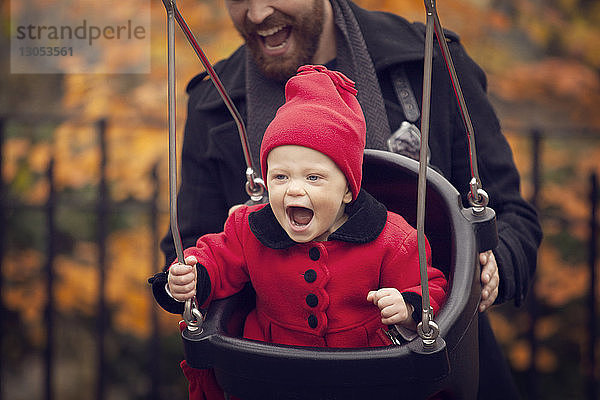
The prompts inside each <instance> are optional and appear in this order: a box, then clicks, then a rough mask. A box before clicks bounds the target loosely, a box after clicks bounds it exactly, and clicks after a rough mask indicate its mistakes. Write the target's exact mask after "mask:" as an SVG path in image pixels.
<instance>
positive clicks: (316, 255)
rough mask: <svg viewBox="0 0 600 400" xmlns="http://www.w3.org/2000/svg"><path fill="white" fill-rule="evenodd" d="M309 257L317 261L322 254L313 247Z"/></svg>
mask: <svg viewBox="0 0 600 400" xmlns="http://www.w3.org/2000/svg"><path fill="white" fill-rule="evenodd" d="M308 256H309V257H310V259H311V260H313V261H317V260H318V259H319V258H321V253H320V252H319V249H318V248H316V247H313V248H311V249H310V250H309V251H308Z"/></svg>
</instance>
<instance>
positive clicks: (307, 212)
mask: <svg viewBox="0 0 600 400" xmlns="http://www.w3.org/2000/svg"><path fill="white" fill-rule="evenodd" d="M286 213H287V215H288V218H289V220H290V223H291V224H292V225H294V226H296V227H298V228H302V227H304V226H306V225H308V224H309V223H310V221H311V220H312V218H313V215H314V212H313V210H311V209H309V208H306V207H298V206H290V207H287V209H286Z"/></svg>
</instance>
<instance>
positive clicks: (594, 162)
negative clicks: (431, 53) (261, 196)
mask: <svg viewBox="0 0 600 400" xmlns="http://www.w3.org/2000/svg"><path fill="white" fill-rule="evenodd" d="M54 1H61V0H54ZM10 3H11V2H10V1H7V0H4V1H1V2H0V7H1V11H2V17H1V20H0V27H1V34H0V48H2V49H3V50H6V51H7V49H8V47H9V36H10V33H9V32H10ZM52 3H53V1H48V0H44V1H42V0H40V1H39V7H40V8H41V9H43V7H50V6H51V4H52ZM357 3H359V4H361V5H363V6H364V7H366V8H369V9H377V10H386V11H391V12H395V13H397V14H400V15H403V16H405V17H406V18H407V19H409V20H418V21H424V7H423V4H422V2H421V1H416V0H403V1H398V0H363V1H357ZM178 5H179V8H180V11H181V12H182V14H183V15H184V16H185V18H186V20H187V21H188V23H189V24H190V26H191V27H192V28H193V30H194V33H195V35H196V37H197V39H198V41H199V43H200V44H201V45H202V47H203V49H204V51H205V53H206V54H207V56H208V57H209V59H210V60H211V61H212V62H216V61H217V60H219V59H222V58H225V57H227V56H228V55H229V54H230V53H231V52H232V51H233V50H235V49H236V48H237V47H238V46H239V45H240V44H241V39H240V38H239V36H238V34H237V33H236V32H235V30H234V29H233V28H232V26H231V23H230V21H229V18H228V15H227V12H226V10H225V8H224V6H223V0H206V1H203V2H190V1H180V2H178ZM147 7H149V9H150V11H151V13H150V15H151V28H152V29H151V48H150V52H151V54H150V57H151V72H150V73H148V74H121V75H119V74H113V75H109V74H52V75H25V74H11V73H9V67H8V62H7V60H6V57H4V62H3V63H2V75H1V76H0V85H1V87H2V90H1V91H0V116H1V117H2V127H3V132H4V138H3V144H2V168H1V171H2V179H3V183H4V191H3V193H2V194H3V201H4V203H3V204H4V207H5V209H4V215H5V219H6V220H5V221H3V223H5V226H6V229H5V234H4V237H3V240H4V242H3V243H2V244H3V248H4V253H3V256H4V257H3V259H2V303H3V307H4V311H5V315H4V316H3V318H4V320H3V321H2V330H3V335H2V338H3V343H2V364H3V368H2V370H1V372H2V393H3V394H4V395H5V396H7V397H6V398H9V399H15V400H18V399H31V398H41V397H42V391H43V385H42V381H43V372H42V361H41V359H42V353H43V349H44V347H45V337H46V336H45V334H46V333H45V332H46V330H45V326H44V324H41V323H40V321H41V319H42V316H43V315H44V312H45V307H46V304H47V292H46V282H45V268H46V251H47V246H48V238H47V232H46V225H45V219H44V218H45V217H44V213H43V212H44V207H45V206H46V202H47V199H48V196H49V192H50V190H51V185H50V183H49V181H48V179H47V170H48V167H49V165H50V160H53V161H54V169H53V171H54V178H53V180H54V185H55V187H54V189H53V190H55V191H56V193H57V198H58V203H57V226H58V232H57V234H56V235H57V239H56V242H57V253H58V254H57V258H56V259H55V262H54V265H53V269H54V273H55V281H54V302H55V304H54V306H55V310H56V311H55V312H56V320H57V322H56V330H57V331H58V334H57V336H56V337H55V339H54V340H55V343H54V344H55V346H56V349H57V350H56V371H55V372H54V380H55V382H56V385H55V388H54V390H55V393H56V394H57V398H60V399H66V400H68V399H71V398H72V399H75V398H77V399H82V398H94V394H93V391H92V390H88V391H86V390H85V388H92V387H94V385H95V383H96V381H95V379H96V373H97V372H96V361H95V357H97V355H96V354H95V346H96V339H95V335H96V322H95V321H96V317H97V314H96V313H97V309H98V294H99V293H98V292H99V290H100V289H99V284H98V279H99V271H98V256H99V254H98V253H99V248H98V246H97V243H96V238H97V224H98V221H97V219H96V214H95V207H96V205H97V204H96V203H97V198H98V185H99V181H100V160H101V153H100V150H99V139H98V126H97V122H98V121H99V120H101V119H102V120H105V121H106V122H107V130H106V144H107V154H108V162H107V165H106V174H107V182H108V191H109V198H110V217H109V218H108V226H109V233H110V234H109V237H108V241H107V270H106V282H105V296H106V299H105V301H106V304H107V308H108V312H107V319H108V321H107V325H108V326H109V328H108V331H107V332H106V340H105V343H106V350H105V351H106V353H107V364H108V367H107V368H108V372H107V378H106V382H107V383H106V385H107V389H106V391H105V393H106V398H110V399H134V398H139V399H142V398H144V399H146V398H150V390H151V389H150V388H151V382H150V377H149V375H148V364H149V362H150V361H149V360H150V355H149V353H150V352H151V351H160V352H161V354H162V355H163V357H164V358H163V360H166V361H163V362H162V365H161V376H162V382H161V386H160V388H159V390H160V392H159V393H152V395H154V396H156V397H154V398H167V397H175V398H180V397H183V396H184V392H185V383H184V381H183V380H182V377H181V374H180V373H179V371H178V367H177V362H178V359H179V358H180V357H181V350H180V343H179V339H178V334H177V321H178V319H179V318H178V317H177V316H170V315H167V313H165V312H160V311H159V312H157V313H155V314H154V315H155V316H156V317H157V318H158V322H159V325H158V326H159V333H160V335H161V345H160V349H157V348H152V347H151V344H149V340H150V339H149V338H150V336H151V334H152V332H153V326H152V321H153V320H152V317H151V315H152V310H153V309H155V306H154V305H153V302H152V300H151V297H150V293H149V288H148V285H147V283H146V279H147V277H148V276H150V275H152V274H153V273H154V272H156V271H158V270H159V269H160V268H161V264H162V258H161V257H160V255H158V247H157V243H156V241H155V239H156V238H155V237H154V236H153V235H155V233H154V232H152V231H151V222H150V210H151V209H150V205H151V201H152V199H153V196H154V193H155V190H156V187H157V186H156V185H158V188H159V190H160V192H159V196H158V209H159V214H158V218H159V222H158V225H159V235H160V236H162V234H163V233H164V232H166V228H167V226H168V218H167V215H166V214H167V211H168V199H167V193H166V188H167V171H166V169H167V167H166V166H167V157H166V156H167V154H166V152H167V123H166V122H167V109H166V98H167V94H166V90H167V89H166V76H167V67H166V32H165V28H166V23H165V21H166V16H165V13H164V7H163V5H162V2H160V1H148V3H147ZM113 11H115V10H113ZM438 11H439V14H440V17H441V21H442V24H443V25H444V26H445V27H446V28H448V29H450V30H453V31H456V32H458V33H459V34H460V35H461V38H462V41H463V43H464V44H465V46H466V47H467V49H468V51H469V53H470V55H471V56H472V57H473V58H474V59H475V60H476V61H477V62H478V63H479V64H480V65H481V66H482V67H483V68H484V70H485V71H486V72H487V74H488V82H489V92H490V97H491V98H492V101H493V102H494V104H495V106H496V108H497V111H498V114H499V116H500V119H501V121H502V124H503V126H504V129H505V132H506V134H507V136H508V137H509V140H510V142H511V145H512V147H513V150H514V153H515V159H516V162H517V165H518V167H519V169H520V171H521V173H522V177H523V193H524V195H525V196H526V197H530V196H532V194H533V186H532V185H533V183H532V167H531V164H532V160H531V157H532V155H531V138H530V136H529V134H530V132H531V130H532V129H537V130H539V131H540V132H542V134H543V135H544V136H543V140H542V153H541V154H542V157H541V160H540V163H541V167H542V174H541V175H542V176H541V181H542V182H543V186H542V188H541V191H540V193H539V197H538V199H537V203H538V205H539V209H540V215H541V217H542V220H543V227H544V232H545V241H544V243H543V245H542V248H541V251H540V262H539V267H538V273H537V279H536V282H535V293H536V295H537V299H538V303H539V304H538V307H537V310H538V313H537V319H536V321H535V327H534V332H535V337H536V338H537V340H538V341H539V345H538V348H537V351H536V360H535V365H536V367H537V369H538V370H539V372H540V376H541V379H542V383H543V385H541V386H540V393H541V395H543V398H548V399H563V398H581V397H582V396H583V392H584V388H583V385H584V380H583V379H584V378H583V371H584V370H585V368H586V363H585V359H586V357H587V356H586V351H587V350H588V349H589V343H587V342H586V340H587V338H586V335H585V332H586V330H587V327H586V325H585V324H586V323H587V318H588V317H589V315H587V311H586V310H587V309H586V296H587V295H588V293H587V290H588V285H589V278H590V272H589V268H588V267H587V264H586V261H587V254H588V253H587V252H588V250H587V248H586V245H587V243H586V241H587V240H588V236H589V224H588V223H587V221H586V218H588V217H589V209H590V206H589V200H588V197H589V196H588V194H587V193H588V191H589V188H588V186H589V183H588V180H587V179H586V178H587V176H588V174H589V173H590V172H592V171H596V172H600V171H599V170H600V168H599V165H600V164H599V163H598V160H599V159H600V113H598V112H597V109H598V108H599V107H600V2H596V1H591V0H546V1H543V2H542V1H539V0H447V1H443V2H440V3H439V4H438ZM73 12H74V13H80V14H81V17H84V16H85V13H86V12H88V11H86V10H84V9H78V8H76V7H74V9H73ZM100 12H101V11H100ZM122 12H125V13H126V12H132V10H130V9H128V8H127V7H125V8H124V9H123V11H122ZM133 12H135V10H133ZM107 54H110V55H109V56H108V57H105V58H101V59H100V60H99V62H104V63H119V64H123V63H128V62H131V63H135V62H136V57H138V55H137V54H136V53H123V52H119V49H118V48H115V49H111V51H110V52H107ZM201 70H202V67H201V65H200V63H199V61H198V60H197V58H196V56H195V54H194V53H193V51H192V50H191V48H190V47H189V46H188V45H187V43H186V42H185V39H184V38H183V36H182V35H181V34H180V32H179V31H178V32H177V87H178V92H177V97H176V101H177V107H178V110H179V112H178V126H179V127H181V126H183V123H184V121H185V110H186V100H187V98H186V94H185V90H184V88H185V85H186V83H187V82H188V81H189V80H190V79H191V78H192V77H193V76H194V75H195V74H197V73H199V72H201ZM178 131H181V129H179V130H178ZM155 168H156V171H157V180H156V181H155V180H153V170H154V169H155ZM484 185H485V182H484ZM157 260H158V261H157ZM490 316H491V318H492V322H493V325H494V329H495V331H496V334H497V336H498V339H499V340H500V341H501V343H502V345H503V346H504V348H505V350H506V355H507V357H508V358H509V360H510V362H511V365H512V367H513V370H514V372H515V375H516V376H517V379H518V382H519V385H520V387H521V389H522V390H523V393H524V396H525V397H527V393H528V381H527V379H528V375H527V374H526V372H527V370H528V369H529V368H530V365H531V348H530V344H529V336H528V335H529V331H530V328H531V323H532V318H531V315H530V314H529V313H528V308H527V307H524V308H520V309H516V308H515V307H513V306H511V305H503V306H500V307H497V308H495V309H493V310H492V311H491V312H490ZM26 371H27V372H26ZM0 398H2V397H1V396H0Z"/></svg>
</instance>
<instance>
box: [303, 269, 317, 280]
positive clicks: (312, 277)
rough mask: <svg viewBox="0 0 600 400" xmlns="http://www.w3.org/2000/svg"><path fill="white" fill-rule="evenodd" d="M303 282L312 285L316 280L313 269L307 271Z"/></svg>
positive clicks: (315, 273) (315, 272)
mask: <svg viewBox="0 0 600 400" xmlns="http://www.w3.org/2000/svg"><path fill="white" fill-rule="evenodd" d="M304 280H305V281H306V282H308V283H313V282H314V281H316V280H317V271H315V270H314V269H307V270H306V272H305V273H304Z"/></svg>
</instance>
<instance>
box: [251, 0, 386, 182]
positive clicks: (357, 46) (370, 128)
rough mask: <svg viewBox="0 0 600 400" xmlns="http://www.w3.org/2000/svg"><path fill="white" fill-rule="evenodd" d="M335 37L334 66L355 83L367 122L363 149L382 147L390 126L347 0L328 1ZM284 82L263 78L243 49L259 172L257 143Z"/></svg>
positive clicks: (279, 99)
mask: <svg viewBox="0 0 600 400" xmlns="http://www.w3.org/2000/svg"><path fill="white" fill-rule="evenodd" d="M330 2H331V5H332V7H333V16H334V21H335V25H336V27H337V29H336V35H337V36H336V40H337V50H336V53H337V56H336V64H337V69H338V70H339V71H341V72H343V73H344V74H345V75H346V76H348V77H349V78H350V79H352V80H353V81H355V82H356V89H357V90H358V101H359V102H360V105H361V107H362V108H363V112H364V114H365V118H366V122H367V148H371V149H381V150H385V149H387V147H386V140H387V139H388V137H389V136H390V134H391V132H390V127H389V123H388V119H387V114H386V112H385V106H384V103H383V95H382V94H381V89H380V87H379V82H378V81H377V75H376V73H375V67H374V66H373V61H372V60H371V56H370V55H369V52H368V50H367V45H366V43H365V40H364V38H363V36H362V33H361V31H360V27H359V26H358V22H357V21H356V17H355V16H354V14H353V13H352V10H351V9H350V6H349V5H348V1H347V0H330ZM284 88H285V83H282V82H276V81H273V80H271V79H268V78H266V77H265V76H264V75H263V74H262V73H261V72H260V70H259V69H258V67H257V65H256V64H255V62H254V59H253V58H252V55H251V54H250V52H249V51H246V93H247V112H248V124H247V125H248V126H247V131H248V141H249V143H250V151H251V153H252V159H253V164H254V168H255V170H256V171H257V173H259V174H260V163H259V154H260V143H261V140H262V137H263V134H264V132H265V129H266V128H267V125H269V123H270V122H271V121H272V120H273V118H274V117H275V113H276V112H277V109H278V108H279V107H280V106H281V105H282V104H283V103H284V101H285V93H284Z"/></svg>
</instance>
